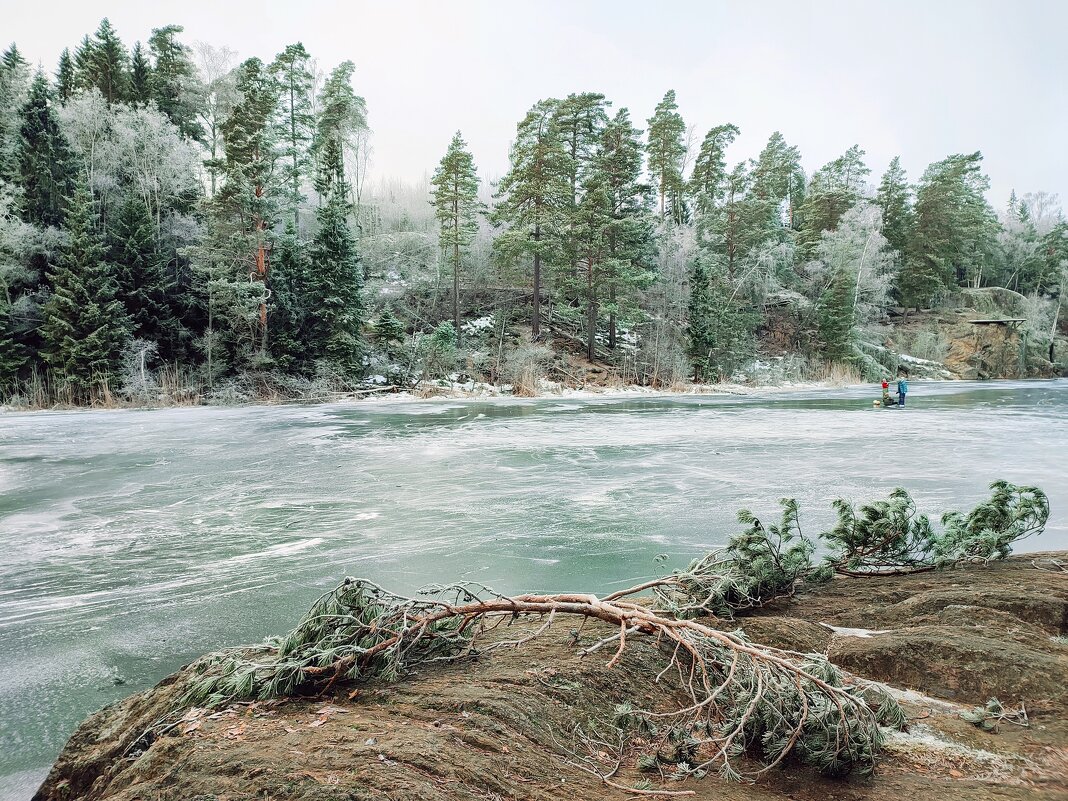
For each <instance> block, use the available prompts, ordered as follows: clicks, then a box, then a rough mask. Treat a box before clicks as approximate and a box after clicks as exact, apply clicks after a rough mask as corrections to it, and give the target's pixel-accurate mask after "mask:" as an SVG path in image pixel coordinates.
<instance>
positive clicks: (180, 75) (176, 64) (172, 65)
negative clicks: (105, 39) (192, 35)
mask: <svg viewBox="0 0 1068 801" xmlns="http://www.w3.org/2000/svg"><path fill="white" fill-rule="evenodd" d="M183 30H185V29H184V28H183V27H182V26H181V25H166V26H164V27H162V28H155V29H154V30H153V31H152V35H151V36H149V37H148V50H149V52H150V53H151V54H152V73H151V81H150V83H149V85H150V88H151V93H152V98H153V99H154V100H155V101H156V106H157V107H158V108H159V110H160V111H162V112H163V113H164V114H166V115H167V119H169V120H170V121H171V122H172V123H174V126H175V127H176V128H177V129H178V130H179V131H181V132H182V134H184V135H185V136H188V137H189V138H190V139H196V140H200V139H201V138H202V137H203V134H204V131H203V128H201V126H200V123H199V121H198V120H197V102H198V92H197V91H196V90H197V89H198V88H199V87H198V80H197V69H196V66H195V65H194V64H193V59H192V53H191V51H190V49H189V47H187V46H186V45H184V44H182V43H181V42H179V41H178V34H180V33H182V31H183Z"/></svg>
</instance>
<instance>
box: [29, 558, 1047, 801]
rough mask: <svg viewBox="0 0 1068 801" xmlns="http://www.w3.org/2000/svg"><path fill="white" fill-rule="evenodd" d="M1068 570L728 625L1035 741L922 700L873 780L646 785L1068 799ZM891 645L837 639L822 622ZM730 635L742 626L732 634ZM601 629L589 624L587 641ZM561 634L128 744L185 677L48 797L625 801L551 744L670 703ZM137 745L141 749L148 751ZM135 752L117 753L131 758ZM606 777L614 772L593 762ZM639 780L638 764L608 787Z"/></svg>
mask: <svg viewBox="0 0 1068 801" xmlns="http://www.w3.org/2000/svg"><path fill="white" fill-rule="evenodd" d="M1066 610H1068V574H1064V573H1060V574H1055V573H1051V572H1046V571H1042V570H1038V569H1036V568H1035V567H1033V566H1032V564H1031V558H1016V559H1012V560H1009V561H1007V562H1004V563H1001V564H998V565H995V566H992V567H990V568H971V569H967V570H953V571H946V572H943V573H930V574H923V575H917V576H910V577H899V578H879V579H842V580H836V581H834V582H832V583H831V584H830V585H829V586H827V587H825V588H822V589H821V590H819V591H818V592H815V593H812V594H808V595H805V596H803V597H799V598H797V599H794V600H792V601H790V602H788V603H784V604H781V605H780V606H779V608H777V609H774V610H768V612H767V613H766V614H762V615H760V616H757V617H751V618H747V619H744V620H739V621H738V622H737V624H738V625H741V626H743V627H744V629H745V630H746V632H747V633H748V634H749V636H750V637H752V638H753V639H754V640H756V641H760V642H766V643H768V644H773V645H779V646H782V647H789V648H793V649H795V650H800V651H806V652H810V651H819V652H824V653H828V654H829V655H830V656H831V658H832V659H834V660H836V661H838V662H839V663H840V664H842V665H843V666H844V667H846V668H848V669H850V670H854V671H856V672H858V673H863V674H864V675H866V676H868V677H870V678H873V679H879V680H886V681H889V682H890V683H892V684H895V685H896V686H903V687H907V688H911V689H925V690H926V691H927V692H928V693H929V694H931V695H940V696H942V697H944V698H953V699H956V700H963V701H966V702H968V703H982V702H984V701H985V700H986V699H987V697H989V696H990V695H993V694H998V697H999V698H1001V700H1002V701H1003V702H1005V703H1010V702H1018V701H1021V700H1022V701H1024V702H1025V703H1026V704H1027V708H1028V710H1029V713H1030V716H1031V723H1032V725H1031V727H1030V728H1027V729H1022V728H1018V727H1013V726H1003V727H1002V729H1001V732H1000V733H997V734H995V733H991V732H984V731H981V730H979V729H977V728H975V727H973V726H971V725H969V724H967V723H965V722H964V721H963V720H961V719H960V717H959V715H958V713H959V711H960V709H961V708H960V707H956V706H955V705H954V704H953V703H946V702H943V701H938V700H935V699H933V698H927V697H924V696H920V695H911V696H909V700H906V701H905V702H904V704H903V705H904V707H905V709H906V712H908V714H910V716H912V717H914V718H916V719H917V720H916V723H915V724H914V726H913V727H912V733H911V735H910V736H896V737H895V738H893V739H892V741H891V742H890V743H889V744H888V747H887V750H886V752H885V757H884V758H883V759H882V760H881V763H880V766H879V770H878V771H877V773H876V775H875V776H874V777H872V778H869V779H863V778H859V777H854V778H850V779H847V780H831V779H824V778H821V777H818V776H814V775H813V774H811V773H810V772H808V771H805V770H801V769H799V768H797V767H796V766H792V765H787V766H785V767H784V768H781V769H776V770H774V771H772V772H771V773H770V774H768V775H767V776H766V777H765V778H764V779H762V780H761V781H760V782H759V783H757V784H728V783H725V782H723V781H721V780H719V779H717V778H715V777H713V776H709V777H706V778H705V779H703V780H695V779H687V780H686V781H683V782H678V783H676V782H671V781H667V780H666V779H662V778H661V777H660V776H657V775H654V776H653V777H652V778H653V779H654V782H653V783H654V786H656V787H662V788H665V789H669V790H672V791H679V790H692V791H694V793H695V795H694V796H692V797H693V798H696V799H724V800H725V801H771V800H772V799H787V798H788V799H796V800H797V801H830V800H831V799H836V800H838V801H861V799H864V800H865V801H890V799H901V798H911V799H916V801H923V800H924V799H931V800H932V801H934V799H938V801H943V799H946V798H952V799H965V800H973V801H994V800H995V799H999V800H1000V799H1005V800H1006V801H1008V800H1009V799H1012V800H1015V799H1021V800H1022V799H1066V798H1068V783H1066V781H1068V779H1066V777H1068V723H1066V721H1065V715H1064V712H1065V705H1066V703H1068V694H1066V691H1065V688H1066V687H1068V646H1066V645H1064V644H1062V643H1060V642H1058V641H1055V640H1054V639H1052V638H1053V637H1055V636H1060V635H1063V634H1064V633H1065V628H1066V622H1068V618H1066V614H1068V611H1066ZM821 623H829V624H832V625H836V626H848V627H857V628H869V629H892V631H891V632H890V633H887V634H879V635H875V636H872V637H867V638H864V637H856V636H844V635H842V634H840V633H834V632H832V631H831V630H829V629H827V628H825V627H824V626H822V625H820V624H821ZM732 627H733V626H732ZM597 630H598V629H597V627H596V626H594V625H592V624H587V626H586V631H585V632H584V636H583V639H584V641H592V640H593V638H594V637H595V636H596V632H597ZM569 639H570V637H569V634H568V632H567V630H566V627H563V626H561V627H560V630H559V631H555V632H550V633H549V634H548V635H546V636H544V637H543V638H541V639H539V640H536V641H534V642H531V643H528V644H526V645H524V646H522V647H521V648H520V649H517V650H504V651H496V652H494V653H493V654H492V655H489V656H487V657H484V658H482V659H477V660H471V661H465V662H462V663H457V664H453V665H446V664H441V665H439V666H434V667H432V668H425V669H423V670H421V671H420V672H419V673H417V674H414V675H411V676H409V677H407V678H406V679H405V680H403V681H401V682H399V683H396V684H392V685H387V684H382V683H372V684H369V685H364V686H361V687H358V688H357V687H354V686H348V687H343V688H337V690H336V692H335V693H334V694H332V695H330V696H328V697H320V698H306V699H294V700H287V701H283V702H268V703H259V704H245V705H237V706H234V707H231V708H228V709H225V710H222V711H219V712H209V711H206V710H194V711H192V712H190V713H187V715H186V720H185V722H183V723H182V724H180V725H178V726H176V727H174V728H173V729H171V730H170V731H169V732H167V733H166V734H165V735H164V736H162V737H159V738H158V739H155V740H154V741H152V742H151V743H147V742H146V743H142V744H141V746H139V747H136V748H130V746H131V744H132V743H133V742H134V741H135V740H136V739H137V738H138V737H139V736H140V735H141V733H142V732H144V731H145V730H146V729H147V728H148V727H149V726H150V725H151V724H152V723H153V722H154V721H156V720H157V719H158V718H159V717H160V716H161V715H162V714H164V713H165V712H166V711H167V710H168V709H169V708H170V707H171V705H172V704H173V703H174V700H175V698H176V697H178V695H180V693H181V691H182V689H183V687H184V684H185V681H186V679H187V674H185V673H183V672H179V673H178V674H175V675H174V676H172V677H170V678H168V679H166V680H165V681H164V682H162V683H161V684H160V685H159V686H157V687H156V688H154V689H153V690H149V691H146V692H143V693H138V694H137V695H134V696H131V697H130V698H127V699H126V700H124V701H121V702H118V703H116V704H113V705H111V706H109V707H107V708H105V709H104V710H102V711H101V712H98V713H97V714H96V715H94V716H92V717H91V718H89V719H88V720H87V721H86V722H85V723H83V724H82V726H81V727H80V728H79V729H78V731H77V732H76V733H75V734H74V736H73V737H72V738H71V740H70V742H69V743H68V745H67V747H66V748H65V749H64V751H63V753H62V754H61V755H60V757H59V759H58V760H57V762H56V764H55V766H54V767H53V769H52V772H51V774H50V775H49V777H48V779H47V781H46V782H45V784H44V786H43V787H42V788H41V790H40V791H39V792H38V794H37V796H36V797H35V798H36V799H38V800H39V801H59V800H60V799H74V798H78V799H86V801H103V800H104V799H107V800H108V801H178V799H183V800H184V801H223V800H224V799H225V800H226V801H245V800H246V799H247V800H248V801H251V799H259V800H260V801H265V799H272V800H273V801H280V800H281V799H300V800H301V801H358V800H359V801H363V800H364V799H390V800H391V801H416V799H419V800H420V801H422V799H427V800H428V801H460V800H461V799H463V800H464V801H467V800H468V799H482V800H484V801H486V800H490V799H523V800H524V801H542V800H547V799H559V798H569V799H601V798H603V799H622V798H634V797H636V796H634V795H632V794H628V793H626V792H624V791H623V790H619V789H616V788H613V787H609V786H607V785H605V784H603V783H602V782H601V781H600V780H599V779H598V778H597V777H595V776H593V775H590V774H588V773H584V772H582V771H581V770H579V769H578V768H577V767H575V765H574V762H573V759H572V758H571V757H570V756H569V755H568V754H567V753H566V751H565V750H564V748H562V747H561V746H562V745H567V744H568V743H570V741H571V735H570V732H571V731H572V729H573V727H574V726H575V724H576V723H580V724H583V725H586V724H587V721H589V720H591V719H593V720H598V719H600V720H604V719H606V718H607V717H608V716H610V714H611V711H612V709H613V707H614V706H615V705H616V704H617V703H619V702H621V701H623V700H625V699H627V700H631V701H632V702H634V703H635V704H636V705H638V706H645V707H655V706H657V705H660V706H663V705H664V704H671V703H673V702H676V701H677V700H678V699H675V698H670V697H667V698H665V697H664V695H663V693H662V692H659V691H658V688H657V687H656V686H654V685H653V684H652V682H651V678H650V670H651V669H652V667H653V666H654V665H656V664H658V660H657V659H656V657H655V654H654V653H653V651H652V647H651V645H650V644H648V643H635V647H634V648H632V649H630V650H629V652H628V654H627V655H626V657H625V658H624V659H623V661H622V662H621V663H620V664H619V665H618V666H617V667H615V668H614V669H611V670H608V669H606V668H605V661H606V660H607V657H601V656H600V655H599V654H594V655H592V656H589V657H586V658H584V659H583V658H580V657H579V656H578V655H577V653H576V649H575V648H574V647H573V646H571V645H570V643H569ZM146 746H147V747H146ZM127 751H129V755H128V756H125V757H124V756H123V753H124V752H127ZM601 759H602V764H603V769H604V771H605V772H607V771H608V770H610V769H611V767H612V765H613V764H614V761H615V760H614V759H613V758H611V757H608V756H607V754H606V755H605V756H604V757H601ZM641 778H642V776H641V774H639V773H638V772H637V771H636V768H635V765H634V757H633V754H630V755H629V756H628V758H627V759H625V760H624V763H623V766H622V768H621V770H620V772H619V774H617V776H616V777H615V779H614V780H615V781H617V782H618V783H619V784H621V785H625V786H633V785H634V784H635V783H636V782H638V781H640V780H641Z"/></svg>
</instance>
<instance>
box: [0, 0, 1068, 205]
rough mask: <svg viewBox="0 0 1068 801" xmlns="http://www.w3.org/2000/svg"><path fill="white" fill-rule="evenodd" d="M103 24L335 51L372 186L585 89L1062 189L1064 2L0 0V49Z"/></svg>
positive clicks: (1065, 164)
mask: <svg viewBox="0 0 1068 801" xmlns="http://www.w3.org/2000/svg"><path fill="white" fill-rule="evenodd" d="M102 16H108V17H109V18H110V19H111V22H112V24H113V25H114V26H115V27H116V28H117V30H118V31H119V34H120V35H121V36H122V38H123V40H124V41H125V42H126V44H127V46H132V45H133V43H134V41H135V40H138V39H140V40H142V41H144V40H146V39H147V37H148V34H149V31H150V30H151V29H152V28H154V27H160V26H162V25H165V24H169V23H175V24H179V25H183V26H184V27H185V35H184V40H185V41H186V42H187V43H192V42H194V41H198V40H199V41H205V42H208V43H211V44H214V45H218V46H221V45H227V46H229V47H231V48H233V49H235V50H237V51H238V53H239V54H240V57H241V58H246V57H248V56H253V55H255V56H259V57H261V58H263V59H264V60H265V61H268V60H270V59H271V58H272V57H273V56H274V55H275V54H276V53H277V52H279V51H280V50H281V49H282V48H283V47H284V46H285V45H286V44H289V43H291V42H293V41H302V42H303V43H304V45H305V47H306V48H307V49H308V50H309V51H310V52H311V53H312V55H313V56H315V57H316V58H317V59H318V60H319V64H320V66H321V67H322V68H323V69H324V70H329V69H330V68H332V67H333V66H334V65H335V64H337V63H338V62H340V61H343V60H345V59H351V60H352V61H353V62H354V63H355V64H356V76H355V81H354V83H355V86H356V90H357V92H358V93H359V94H361V95H363V96H364V97H365V98H366V99H367V104H368V108H369V113H370V123H371V127H372V128H373V130H374V139H373V146H374V156H373V164H372V169H373V170H374V173H375V175H376V176H377V177H390V176H396V177H399V178H404V179H415V178H418V177H420V176H422V175H423V174H424V173H426V172H429V171H432V170H433V168H434V166H435V165H436V163H437V161H438V160H439V159H440V158H441V155H442V154H443V153H444V151H445V148H446V146H447V145H448V142H449V139H450V138H451V135H452V133H453V131H455V130H456V129H460V130H462V131H463V133H464V136H465V138H466V139H467V140H468V142H469V143H470V144H471V147H472V150H473V152H474V154H475V158H476V162H477V164H478V166H479V172H480V174H481V175H482V176H483V177H488V178H496V177H499V176H500V175H501V174H502V173H503V171H504V170H505V169H506V167H507V158H508V146H509V143H510V141H511V138H512V136H513V134H514V132H515V124H516V122H518V120H519V119H520V118H521V117H522V116H523V114H524V113H525V111H526V110H527V109H528V108H529V107H530V106H531V105H532V104H533V103H534V102H535V101H537V100H538V99H540V98H544V97H551V96H557V97H562V96H564V95H566V94H567V93H569V92H581V91H598V92H602V93H604V94H605V95H607V96H608V98H609V99H610V100H612V101H613V102H614V104H615V107H617V108H618V107H620V106H626V107H628V108H629V109H630V110H631V116H632V118H633V119H634V120H636V121H637V122H638V123H639V125H640V127H644V121H645V119H646V118H648V117H649V116H650V114H651V113H652V109H653V107H654V106H655V104H656V103H657V101H658V100H659V99H660V98H661V97H662V96H663V94H664V91H665V90H667V89H671V88H673V89H675V91H676V93H677V95H678V102H679V110H680V112H681V113H682V115H683V118H684V119H685V120H686V122H687V124H691V125H693V126H695V128H696V133H697V137H698V142H699V141H700V137H702V136H703V135H704V132H705V131H707V130H708V128H710V127H712V126H713V125H717V124H720V123H724V122H733V123H734V124H736V125H738V126H739V127H740V128H741V130H742V136H741V138H740V139H739V140H738V142H737V143H736V144H735V145H734V147H733V150H732V151H731V152H730V153H729V154H728V155H729V157H730V159H731V160H732V161H736V160H738V159H742V158H749V157H752V156H754V155H756V153H757V152H759V150H760V148H761V147H762V146H763V144H764V143H765V142H766V141H767V137H768V135H769V134H770V133H771V132H772V131H773V130H775V129H779V130H781V131H782V132H783V134H784V136H785V137H786V139H787V141H788V142H789V143H791V144H795V145H798V146H799V147H800V149H801V154H802V158H803V161H804V165H805V169H806V170H808V171H809V172H811V171H812V170H813V169H816V168H817V167H819V166H820V165H822V164H823V163H825V162H826V161H829V160H830V159H832V158H834V157H836V156H837V155H839V154H841V153H842V152H843V151H844V150H845V149H846V148H848V147H849V146H850V145H852V144H854V143H857V144H860V146H861V147H862V148H864V149H865V150H866V151H867V161H868V165H869V166H870V167H871V168H872V171H873V176H872V180H873V181H877V180H878V176H879V175H880V174H881V173H882V171H883V170H884V169H885V168H886V165H887V163H888V162H889V160H890V158H891V157H892V156H894V155H895V154H900V155H901V157H902V163H903V165H904V166H905V168H906V170H907V171H908V174H909V178H910V180H916V179H918V178H919V176H920V174H921V173H922V171H923V169H924V168H925V167H926V165H927V164H928V163H930V162H931V161H935V160H937V159H940V158H942V157H944V156H945V155H947V154H949V153H959V152H971V151H974V150H982V151H983V154H984V155H985V157H986V160H985V166H986V171H987V173H988V174H989V175H990V176H991V179H992V182H993V188H992V192H991V201H992V202H993V203H994V204H995V205H996V206H997V207H999V208H1000V207H1001V206H1002V205H1003V204H1004V201H1005V199H1006V198H1007V197H1008V194H1009V191H1010V190H1011V189H1013V188H1015V189H1016V191H1017V192H1018V193H1021V194H1022V193H1023V192H1028V191H1036V190H1045V191H1049V192H1056V193H1058V194H1060V195H1061V197H1062V200H1068V158H1066V156H1065V155H1064V154H1065V148H1064V145H1063V143H1062V139H1063V137H1064V134H1065V131H1066V129H1068V90H1066V88H1065V83H1064V80H1065V77H1066V67H1068V55H1066V53H1068V47H1066V45H1065V39H1064V35H1065V31H1066V30H1068V2H1065V1H1064V0H1046V1H1045V2H1043V1H1042V0H1003V2H999V3H995V2H987V0H937V2H932V1H931V0H927V2H913V1H912V0H893V1H892V2H891V0H883V1H882V2H876V0H852V2H832V1H830V0H822V1H819V0H817V1H814V2H803V1H802V0H792V1H787V2H778V1H773V0H764V1H763V2H761V1H759V0H752V1H751V2H744V3H743V2H739V1H738V0H729V1H726V0H716V1H714V2H713V1H712V0H708V1H707V2H702V1H701V0H675V2H670V3H667V2H661V3H657V2H655V0H644V2H634V1H632V0H586V1H585V2H582V0H571V2H568V1H567V0H496V1H494V0H451V1H449V2H445V1H444V0H439V1H438V2H431V0H423V1H419V0H379V2H365V0H347V1H346V2H324V1H319V0H304V2H270V0H259V2H251V1H250V0H212V1H211V2H205V1H204V0H183V2H172V0H159V1H157V2H143V0H142V1H140V2H131V1H130V0H112V2H107V3H102V2H95V0H52V2H49V3H46V4H44V3H37V2H26V0H17V2H16V0H0V20H2V22H0V46H6V44H7V42H9V41H11V40H14V41H15V42H16V43H17V44H18V46H19V48H20V49H21V50H22V52H23V53H24V54H25V55H26V57H27V58H28V59H30V60H31V61H33V62H38V61H39V62H42V63H43V64H44V65H45V67H46V69H47V70H48V71H49V72H52V71H54V69H55V63H56V60H57V58H58V56H59V53H60V51H61V50H62V49H63V47H65V46H69V47H71V48H72V49H73V48H74V46H75V45H76V44H77V43H78V41H79V40H80V39H81V37H82V36H83V35H84V34H86V33H91V32H92V31H94V30H95V29H96V26H97V25H98V23H99V21H100V18H101V17H102Z"/></svg>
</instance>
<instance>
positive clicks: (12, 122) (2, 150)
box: [0, 45, 30, 184]
mask: <svg viewBox="0 0 1068 801" xmlns="http://www.w3.org/2000/svg"><path fill="white" fill-rule="evenodd" d="M29 90H30V72H29V64H27V62H26V59H24V58H23V57H22V54H21V53H19V51H18V48H17V47H15V45H11V46H10V47H9V48H8V49H7V50H5V51H4V53H3V55H2V56H0V180H3V181H6V182H7V183H9V184H13V183H15V182H16V181H17V180H18V175H19V168H18V164H19V159H18V152H19V128H20V127H21V123H22V120H21V118H20V116H19V111H20V110H21V109H22V107H23V105H25V103H26V98H27V97H28V95H29Z"/></svg>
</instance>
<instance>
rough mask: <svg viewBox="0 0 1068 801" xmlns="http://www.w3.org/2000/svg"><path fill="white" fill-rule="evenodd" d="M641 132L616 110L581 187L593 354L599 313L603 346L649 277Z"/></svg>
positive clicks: (651, 263)
mask: <svg viewBox="0 0 1068 801" xmlns="http://www.w3.org/2000/svg"><path fill="white" fill-rule="evenodd" d="M640 136H641V132H640V131H638V130H637V129H636V128H635V127H634V126H633V125H632V124H631V121H630V113H629V112H628V111H627V109H625V108H624V109H620V110H619V111H618V112H617V113H616V115H615V116H614V117H613V118H612V120H611V121H610V122H609V123H608V124H607V125H606V126H605V128H604V131H603V132H602V133H601V137H600V142H599V145H598V149H597V151H596V153H595V154H594V156H593V159H592V166H591V169H590V171H589V173H588V174H587V176H586V178H585V181H584V185H583V198H582V202H581V203H580V204H579V208H578V214H577V220H578V225H577V226H576V228H577V236H576V240H577V242H578V243H579V251H578V253H579V256H580V264H581V265H582V267H583V269H582V274H581V276H580V278H584V279H585V280H584V281H583V283H584V286H583V288H582V293H581V294H582V295H583V296H584V300H585V306H586V352H587V358H589V359H590V360H591V361H593V360H594V358H595V355H596V354H595V351H594V345H595V341H596V334H597V323H598V316H599V313H601V312H604V311H606V312H607V313H608V348H609V349H610V350H611V349H614V348H615V346H616V325H617V317H618V315H619V312H620V310H621V309H622V308H624V307H625V306H626V305H628V302H629V301H631V300H632V297H631V296H632V294H633V290H635V289H639V288H645V287H647V286H648V285H649V284H650V283H651V282H652V280H653V278H654V275H655V273H654V270H655V258H654V247H653V245H654V234H653V227H652V225H651V223H650V219H649V216H648V214H647V212H646V208H645V187H643V186H642V185H641V183H640V179H641V171H642V146H641V140H640Z"/></svg>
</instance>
